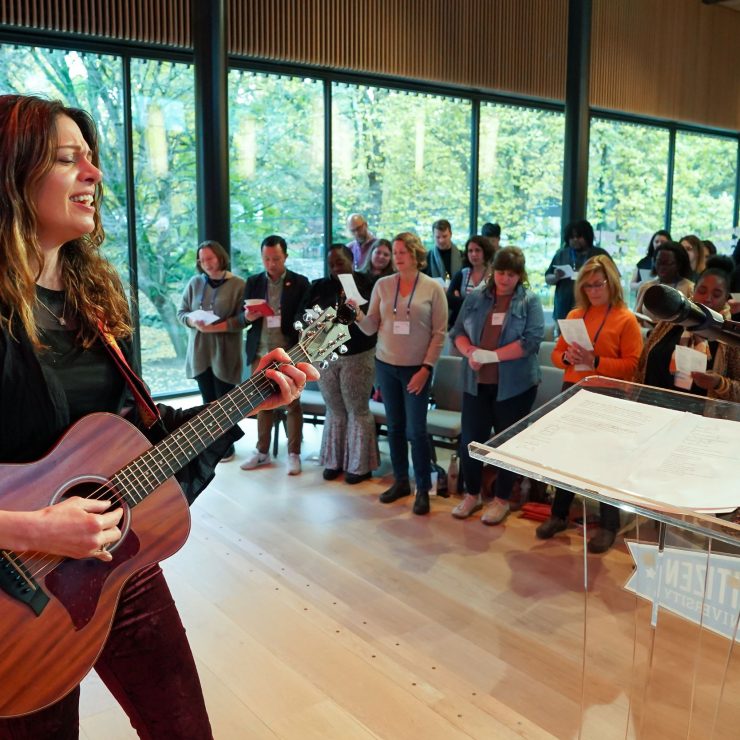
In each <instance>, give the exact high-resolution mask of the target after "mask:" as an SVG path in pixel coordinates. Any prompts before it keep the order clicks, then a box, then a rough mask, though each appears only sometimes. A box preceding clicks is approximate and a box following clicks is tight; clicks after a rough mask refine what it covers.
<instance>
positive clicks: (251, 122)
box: [229, 70, 324, 279]
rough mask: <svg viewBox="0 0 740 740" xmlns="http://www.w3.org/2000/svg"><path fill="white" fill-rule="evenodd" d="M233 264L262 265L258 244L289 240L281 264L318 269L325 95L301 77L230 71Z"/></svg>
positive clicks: (240, 268)
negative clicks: (285, 260) (275, 236)
mask: <svg viewBox="0 0 740 740" xmlns="http://www.w3.org/2000/svg"><path fill="white" fill-rule="evenodd" d="M229 155H230V156H229V181H230V199H231V248H232V254H233V268H234V270H235V271H236V272H238V273H239V274H240V275H243V276H245V277H246V276H247V275H248V274H250V273H252V272H254V271H256V270H261V269H262V263H261V261H260V243H261V242H262V240H263V239H264V238H265V237H266V236H269V235H270V234H279V235H280V236H282V237H284V238H285V240H286V241H287V242H288V267H289V268H290V269H291V270H294V271H296V272H299V273H301V274H303V275H306V276H307V277H309V278H310V279H314V278H318V277H323V275H324V260H323V253H324V100H323V88H322V84H321V82H319V81H317V80H313V79H309V78H304V77H289V76H285V75H271V74H270V75H268V74H255V73H252V72H246V71H242V70H232V71H231V72H230V73H229Z"/></svg>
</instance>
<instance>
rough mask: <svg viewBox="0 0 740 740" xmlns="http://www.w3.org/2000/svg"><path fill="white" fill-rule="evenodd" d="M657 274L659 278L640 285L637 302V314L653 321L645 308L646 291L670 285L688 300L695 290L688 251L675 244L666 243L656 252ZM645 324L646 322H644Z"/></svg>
mask: <svg viewBox="0 0 740 740" xmlns="http://www.w3.org/2000/svg"><path fill="white" fill-rule="evenodd" d="M655 274H656V275H657V277H655V278H653V279H652V280H648V281H647V282H643V283H642V284H641V285H640V289H639V290H638V291H637V298H636V300H635V313H641V314H644V315H645V316H647V317H648V318H650V319H652V318H653V315H652V314H651V313H650V311H648V310H647V309H646V308H645V305H644V301H645V291H646V290H647V289H648V288H649V287H650V286H652V285H656V284H657V283H660V284H661V285H670V286H671V287H672V288H675V289H676V290H680V291H681V292H682V293H683V294H684V295H685V296H686V297H687V298H688V297H689V296H690V295H691V292H692V291H693V289H694V284H693V283H692V282H691V280H690V279H689V278H690V277H691V265H690V264H689V255H688V253H687V252H686V250H685V249H684V248H683V247H682V246H680V245H679V244H676V243H675V242H664V243H663V244H661V245H660V246H659V247H657V249H656V250H655ZM643 323H645V322H643Z"/></svg>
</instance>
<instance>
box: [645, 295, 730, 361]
mask: <svg viewBox="0 0 740 740" xmlns="http://www.w3.org/2000/svg"><path fill="white" fill-rule="evenodd" d="M643 303H644V304H645V308H647V309H648V311H650V313H652V314H653V315H654V316H656V317H657V318H659V319H660V320H661V321H668V322H670V323H671V324H680V325H681V326H685V327H686V328H687V329H691V330H692V331H693V332H694V333H696V334H699V335H700V336H702V337H706V338H707V339H716V340H717V341H719V342H723V343H725V344H732V345H734V346H735V347H740V322H739V321H728V320H727V319H725V318H724V317H723V316H722V315H721V314H718V313H717V312H716V311H712V309H711V308H707V307H706V306H702V305H701V303H694V302H693V301H690V300H689V299H688V298H687V297H686V296H685V295H684V294H683V293H681V292H680V291H678V290H676V289H675V288H671V287H670V286H669V285H661V284H660V283H656V284H655V285H651V286H650V287H649V288H648V289H647V290H646V291H645V295H644V297H643Z"/></svg>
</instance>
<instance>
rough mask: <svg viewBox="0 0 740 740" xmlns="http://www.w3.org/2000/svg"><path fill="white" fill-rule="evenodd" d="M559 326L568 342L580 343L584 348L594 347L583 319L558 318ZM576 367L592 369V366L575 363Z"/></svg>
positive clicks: (578, 368) (590, 348)
mask: <svg viewBox="0 0 740 740" xmlns="http://www.w3.org/2000/svg"><path fill="white" fill-rule="evenodd" d="M558 326H559V327H560V333H561V334H562V335H563V339H565V341H566V343H567V344H580V345H581V347H583V349H588V350H592V349H593V348H594V346H593V344H591V337H589V336H588V330H587V329H586V322H585V321H584V320H583V319H558ZM575 369H576V370H590V369H591V368H590V367H589V366H588V365H575Z"/></svg>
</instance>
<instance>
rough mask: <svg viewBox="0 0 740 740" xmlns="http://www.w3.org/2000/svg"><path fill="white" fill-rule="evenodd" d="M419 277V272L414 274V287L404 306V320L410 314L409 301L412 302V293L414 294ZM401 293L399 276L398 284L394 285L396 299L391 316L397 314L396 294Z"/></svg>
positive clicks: (399, 277)
mask: <svg viewBox="0 0 740 740" xmlns="http://www.w3.org/2000/svg"><path fill="white" fill-rule="evenodd" d="M419 275H421V273H420V272H417V273H416V280H414V287H413V288H412V289H411V295H409V301H408V303H407V304H406V318H407V319H408V317H409V315H410V313H411V301H413V300H414V293H416V286H417V284H418V282H419ZM400 291H401V276H400V275H399V276H398V282H397V283H396V297H395V299H394V301H393V315H394V316H395V315H396V314H397V313H398V294H399V292H400Z"/></svg>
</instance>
